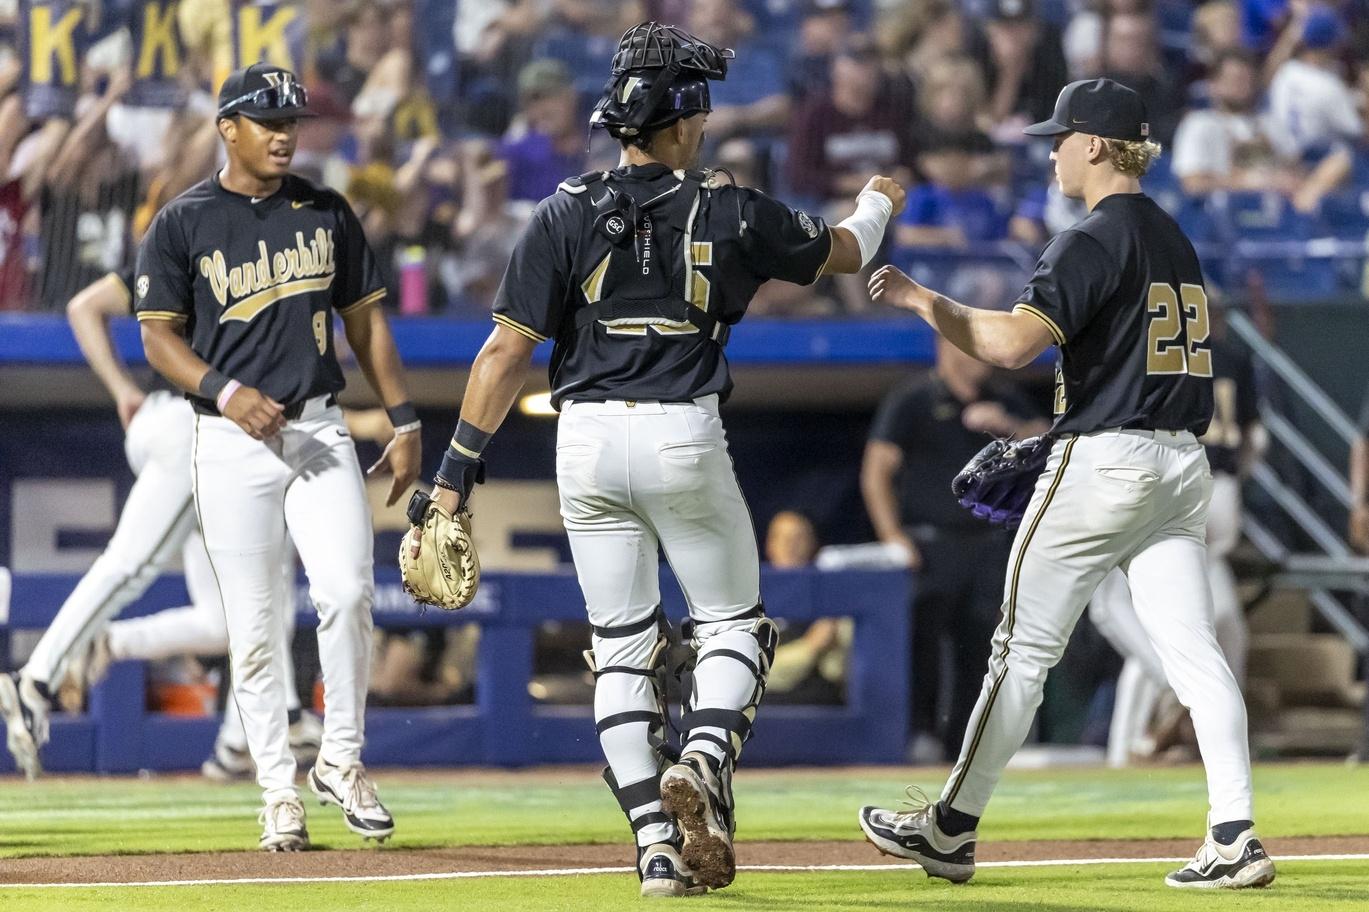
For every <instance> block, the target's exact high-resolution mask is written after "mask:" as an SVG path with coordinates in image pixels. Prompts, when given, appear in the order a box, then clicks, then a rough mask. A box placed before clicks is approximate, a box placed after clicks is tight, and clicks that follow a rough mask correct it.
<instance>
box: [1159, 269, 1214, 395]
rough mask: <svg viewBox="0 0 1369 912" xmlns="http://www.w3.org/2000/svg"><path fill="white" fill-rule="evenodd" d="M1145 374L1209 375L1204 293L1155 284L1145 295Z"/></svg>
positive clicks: (1195, 288)
mask: <svg viewBox="0 0 1369 912" xmlns="http://www.w3.org/2000/svg"><path fill="white" fill-rule="evenodd" d="M1146 320H1147V325H1146V373H1147V374H1190V375H1192V376H1194V377H1211V376H1212V350H1211V349H1210V348H1208V345H1207V336H1208V333H1209V332H1210V329H1209V327H1208V318H1207V292H1205V291H1203V286H1201V285H1190V284H1188V283H1187V282H1185V283H1184V284H1182V285H1180V286H1179V292H1178V293H1177V294H1176V293H1175V291H1174V286H1173V285H1166V284H1165V283H1164V282H1154V283H1152V284H1151V286H1150V290H1149V291H1148V292H1147V293H1146Z"/></svg>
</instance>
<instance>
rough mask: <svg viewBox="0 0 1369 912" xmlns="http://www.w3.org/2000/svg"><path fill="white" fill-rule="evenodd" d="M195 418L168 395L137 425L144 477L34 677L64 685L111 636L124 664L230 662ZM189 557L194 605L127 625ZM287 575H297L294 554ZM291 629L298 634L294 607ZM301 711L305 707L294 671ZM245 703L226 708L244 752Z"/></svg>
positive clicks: (132, 445)
mask: <svg viewBox="0 0 1369 912" xmlns="http://www.w3.org/2000/svg"><path fill="white" fill-rule="evenodd" d="M194 418H195V413H194V412H193V411H192V410H191V408H190V403H188V402H186V401H185V399H184V398H182V397H181V396H178V395H175V394H173V393H170V392H166V391H157V392H154V393H151V394H149V395H148V397H147V398H146V399H145V400H144V401H143V404H142V406H141V407H140V408H139V409H138V411H137V413H136V414H134V416H133V420H132V421H131V422H129V426H128V433H127V435H126V436H125V438H124V453H125V456H126V457H127V458H128V464H129V467H130V468H132V469H133V474H134V475H135V476H137V477H136V479H135V481H134V482H133V487H132V489H131V490H130V491H129V494H128V500H127V501H125V503H124V507H123V510H122V511H121V512H120V514H119V522H118V525H117V526H116V527H115V530H114V534H113V536H111V538H110V540H109V544H108V545H107V546H106V547H105V550H104V551H103V552H102V553H101V554H100V556H99V557H98V558H96V559H95V562H94V563H93V564H92V565H91V568H90V570H88V571H87V572H86V575H85V576H84V577H82V578H81V581H80V582H79V583H78V584H77V585H76V588H75V589H73V590H72V592H71V595H69V596H67V599H66V601H64V602H63V603H62V607H61V608H60V609H59V610H58V612H57V614H56V616H54V617H53V619H52V623H51V624H50V625H49V626H48V629H47V630H46V631H44V633H43V636H42V637H41V638H40V639H39V641H38V644H37V645H36V646H35V647H34V650H33V653H32V654H31V655H30V656H29V659H28V662H27V663H26V664H25V666H24V674H25V675H27V676H29V677H30V678H32V679H33V680H36V681H41V682H43V683H44V684H49V685H56V683H57V682H60V681H61V680H62V679H63V677H65V675H66V672H67V668H68V666H69V665H70V663H71V661H72V659H73V658H75V657H77V656H80V655H83V654H84V653H85V651H86V650H87V649H88V648H89V647H90V644H91V642H92V641H93V640H94V639H95V638H96V637H97V636H99V634H100V633H101V632H102V631H106V630H107V632H108V636H109V647H110V655H111V658H112V659H113V660H114V661H122V660H126V659H130V660H143V661H151V660H156V659H163V658H167V657H169V656H173V655H183V654H187V653H188V654H194V655H223V654H224V653H226V652H227V651H228V629H227V626H226V625H225V622H224V615H223V603H222V602H221V601H220V600H219V590H218V587H217V586H216V585H215V584H214V578H213V573H212V571H211V570H210V567H209V557H208V555H207V554H206V553H205V550H204V541H203V539H202V538H201V536H200V532H199V529H198V527H197V526H196V525H195V517H194V508H193V504H192V502H191V495H190V447H191V438H192V435H193V430H194ZM178 553H179V554H180V557H181V564H182V569H183V571H184V573H185V585H186V589H187V590H189V593H190V601H191V604H190V605H189V606H187V607H184V608H171V609H168V610H166V611H159V612H157V613H156V614H153V615H148V616H146V617H141V618H132V619H129V620H125V621H114V620H113V619H114V618H115V617H117V616H118V615H119V612H120V611H122V610H123V609H124V608H125V607H127V606H128V605H129V604H131V603H133V602H134V601H137V599H138V598H140V597H141V596H142V594H143V593H144V592H146V591H147V588H148V587H149V586H151V585H152V583H153V581H154V580H156V579H157V577H158V576H160V575H161V574H162V573H164V572H166V570H167V569H168V568H169V567H170V566H171V564H172V563H173V562H174V561H175V559H176V555H177V554H178ZM285 572H286V573H287V574H288V575H289V576H290V577H291V578H293V573H294V556H293V554H288V555H287V556H286V560H285ZM285 622H286V625H287V629H288V630H290V631H293V630H294V623H295V618H294V613H293V606H287V610H286V614H285ZM287 672H288V674H289V679H288V680H289V687H290V695H291V696H290V699H291V703H290V706H289V708H290V709H291V710H293V709H297V708H298V707H299V698H298V695H297V694H296V693H295V687H294V667H293V665H291V666H290V667H289V668H288V669H287ZM241 728H242V724H241V721H240V720H239V718H238V713H237V709H236V706H235V705H234V704H233V703H232V702H231V700H230V702H229V704H228V705H227V706H226V707H225V711H224V721H223V725H222V726H221V727H220V736H221V737H224V738H225V739H226V740H227V742H228V743H230V744H233V745H234V746H239V745H242V740H241V737H240V736H239V735H237V734H236V732H239V731H241Z"/></svg>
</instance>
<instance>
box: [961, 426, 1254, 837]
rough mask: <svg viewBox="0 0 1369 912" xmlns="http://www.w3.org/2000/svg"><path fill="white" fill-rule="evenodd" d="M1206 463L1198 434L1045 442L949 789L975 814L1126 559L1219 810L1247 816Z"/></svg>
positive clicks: (1247, 790) (1216, 818) (1116, 433)
mask: <svg viewBox="0 0 1369 912" xmlns="http://www.w3.org/2000/svg"><path fill="white" fill-rule="evenodd" d="M1211 490H1212V476H1211V472H1210V471H1209V469H1208V464H1207V457H1206V455H1205V453H1204V452H1203V448H1202V446H1201V445H1200V444H1199V443H1198V442H1197V440H1196V439H1195V438H1194V437H1193V435H1192V434H1190V433H1187V432H1171V431H1132V430H1109V431H1099V432H1095V433H1092V434H1085V435H1080V436H1070V437H1067V438H1065V439H1062V440H1059V441H1057V442H1056V443H1055V445H1054V447H1053V448H1052V450H1051V455H1050V459H1049V460H1048V462H1047V464H1046V469H1045V471H1044V472H1043V473H1042V475H1041V478H1040V480H1039V481H1038V482H1037V485H1036V490H1035V492H1034V493H1033V495H1032V499H1031V503H1030V504H1029V505H1028V507H1027V511H1026V514H1025V516H1024V517H1023V522H1022V525H1021V527H1020V528H1019V529H1018V532H1017V536H1016V538H1015V539H1014V542H1013V549H1012V555H1011V557H1010V558H1009V565H1008V573H1007V579H1006V581H1005V584H1004V604H1003V621H1002V623H1001V624H1000V625H999V627H998V630H997V631H996V632H995V634H994V640H993V654H992V657H991V658H990V660H989V672H988V674H987V675H986V676H985V678H984V685H983V689H982V690H981V692H980V696H979V700H978V701H977V703H976V705H975V709H974V713H973V715H972V716H971V717H970V724H969V728H968V729H967V730H966V733H965V742H964V745H963V747H962V748H961V753H960V759H959V760H958V761H957V763H956V766H955V769H954V770H953V771H952V773H951V778H950V780H949V781H948V782H947V783H946V787H945V789H944V790H943V792H942V800H944V801H945V802H946V803H947V804H948V805H949V806H951V807H953V808H955V809H957V810H960V811H963V812H965V813H968V814H973V815H976V816H978V815H981V814H982V813H983V811H984V808H985V807H986V806H987V805H988V802H989V799H990V797H991V796H992V794H993V790H994V787H995V786H996V785H997V783H998V779H999V776H1000V775H1001V774H1002V771H1003V768H1004V766H1005V765H1006V764H1007V762H1008V760H1009V759H1011V757H1012V755H1013V754H1014V753H1015V752H1016V751H1017V749H1018V748H1019V747H1021V745H1022V742H1023V741H1024V740H1025V739H1026V736H1027V732H1028V730H1029V729H1030V727H1031V722H1032V717H1033V715H1034V714H1035V712H1036V709H1037V707H1038V706H1039V705H1040V703H1041V693H1042V687H1043V686H1044V684H1045V679H1046V673H1047V672H1048V671H1049V670H1050V668H1051V667H1052V666H1054V665H1055V664H1056V662H1058V661H1059V660H1060V656H1061V655H1062V654H1063V652H1064V650H1065V645H1066V643H1067V642H1068V641H1069V635H1070V632H1071V631H1072V630H1073V629H1074V625H1075V624H1076V623H1077V622H1078V620H1079V615H1080V614H1081V613H1082V612H1083V610H1084V607H1085V605H1086V604H1087V603H1088V600H1089V598H1090V597H1091V596H1092V595H1093V593H1094V590H1095V589H1097V588H1098V584H1099V583H1100V582H1101V581H1102V580H1103V577H1105V576H1106V575H1107V574H1108V573H1109V572H1111V571H1112V570H1113V568H1115V567H1121V568H1122V570H1123V571H1124V572H1125V573H1126V574H1127V576H1128V579H1129V580H1130V584H1131V591H1132V596H1133V598H1134V599H1135V602H1136V615H1137V617H1138V619H1139V621H1140V624H1141V627H1142V628H1143V629H1144V630H1145V633H1146V636H1147V638H1148V639H1149V640H1150V643H1151V645H1152V646H1153V647H1154V649H1155V651H1156V654H1157V655H1158V656H1159V658H1160V664H1161V666H1162V667H1163V669H1164V673H1165V677H1166V679H1167V680H1168V681H1169V683H1170V685H1171V686H1172V687H1173V688H1174V691H1175V693H1176V694H1177V695H1178V697H1179V700H1180V702H1181V703H1183V704H1184V705H1185V706H1187V707H1188V708H1189V711H1190V713H1191V714H1192V717H1193V726H1194V729H1195V731H1196V732H1197V735H1198V746H1199V749H1200V750H1201V751H1202V755H1203V762H1204V765H1205V767H1206V773H1207V789H1208V801H1209V804H1210V807H1211V821H1212V822H1213V823H1220V822H1225V821H1231V820H1251V819H1254V818H1253V813H1252V789H1251V781H1250V747H1249V740H1248V734H1247V730H1246V715H1245V704H1244V702H1243V701H1242V699H1241V692H1240V688H1239V686H1238V685H1237V683H1236V679H1235V677H1234V676H1233V675H1232V673H1231V669H1230V668H1229V667H1228V666H1227V663H1226V659H1225V658H1224V657H1223V655H1222V651H1221V647H1219V646H1218V645H1217V639H1216V634H1215V631H1214V629H1213V610H1212V594H1211V590H1210V588H1209V586H1208V584H1207V575H1208V574H1207V554H1206V550H1207V549H1206V546H1205V544H1204V536H1205V527H1206V524H1207V508H1208V500H1209V498H1210V496H1211Z"/></svg>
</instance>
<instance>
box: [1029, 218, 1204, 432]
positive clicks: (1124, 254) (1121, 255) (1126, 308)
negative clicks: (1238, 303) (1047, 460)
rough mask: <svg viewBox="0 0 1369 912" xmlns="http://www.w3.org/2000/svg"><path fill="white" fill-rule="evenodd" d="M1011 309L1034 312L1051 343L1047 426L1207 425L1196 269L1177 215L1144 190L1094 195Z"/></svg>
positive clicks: (1066, 428)
mask: <svg viewBox="0 0 1369 912" xmlns="http://www.w3.org/2000/svg"><path fill="white" fill-rule="evenodd" d="M1014 309H1018V310H1023V311H1026V312H1027V313H1030V314H1032V315H1033V316H1035V317H1037V318H1039V319H1040V320H1041V321H1042V322H1044V323H1045V324H1046V327H1047V328H1048V329H1049V330H1050V333H1051V337H1052V338H1053V339H1054V340H1055V343H1056V344H1057V345H1058V346H1060V356H1059V360H1058V361H1057V367H1056V372H1057V373H1056V393H1055V414H1056V419H1055V425H1054V427H1053V428H1052V430H1053V431H1054V432H1056V433H1081V434H1083V433H1088V432H1090V431H1097V430H1101V429H1104V428H1140V429H1148V430H1169V431H1177V430H1189V431H1192V432H1193V433H1195V434H1198V435H1201V434H1202V433H1203V432H1204V431H1206V430H1207V425H1208V421H1209V420H1210V419H1211V417H1212V350H1211V345H1210V343H1209V341H1208V314H1207V294H1206V292H1205V291H1204V290H1203V275H1202V270H1201V269H1200V268H1199V265H1198V256H1197V254H1195V253H1194V252H1193V245H1192V244H1190V243H1189V241H1188V238H1186V237H1184V234H1183V232H1182V231H1181V230H1180V229H1179V226H1178V224H1176V223H1175V221H1174V219H1172V218H1171V217H1170V216H1169V214H1168V213H1166V212H1165V211H1164V210H1163V209H1161V208H1160V207H1159V206H1158V205H1157V204H1156V203H1155V202H1154V201H1153V200H1152V199H1150V198H1149V197H1148V196H1146V195H1145V194H1143V193H1116V194H1113V195H1112V196H1108V197H1105V198H1104V199H1102V200H1100V201H1099V202H1098V204H1097V205H1096V206H1095V207H1094V209H1093V211H1092V212H1091V213H1089V215H1088V216H1086V217H1085V218H1084V219H1082V220H1081V221H1079V223H1078V224H1076V225H1074V226H1073V227H1072V228H1069V229H1067V230H1066V231H1062V232H1061V233H1060V234H1058V235H1056V236H1055V238H1053V239H1052V240H1051V242H1050V243H1049V244H1048V245H1047V246H1046V249H1045V251H1044V252H1043V253H1042V254H1041V260H1040V261H1039V262H1038V263H1037V265H1036V273H1035V275H1033V276H1032V278H1031V280H1030V281H1029V282H1028V283H1027V287H1026V289H1025V290H1024V291H1023V292H1022V295H1021V296H1020V297H1019V298H1018V300H1017V303H1016V304H1015V305H1014Z"/></svg>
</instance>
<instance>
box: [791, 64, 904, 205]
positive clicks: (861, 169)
mask: <svg viewBox="0 0 1369 912" xmlns="http://www.w3.org/2000/svg"><path fill="white" fill-rule="evenodd" d="M912 115H913V110H912V104H911V101H910V99H908V98H906V97H904V96H903V93H902V92H901V91H899V89H898V87H897V86H896V85H895V84H894V81H893V80H892V79H890V78H888V77H887V76H886V75H885V74H884V73H883V72H882V71H881V69H880V65H879V58H878V57H877V56H876V54H875V51H874V48H873V47H871V46H870V45H869V44H868V43H866V42H863V41H861V42H856V43H853V44H850V45H848V46H847V47H845V48H843V49H842V50H841V52H840V53H838V54H837V56H836V57H834V58H833V60H832V85H831V88H830V89H829V90H828V91H827V92H826V93H824V94H823V95H821V96H818V97H816V98H813V99H812V100H810V101H809V102H808V103H807V104H806V105H804V107H803V108H802V109H801V110H800V111H799V114H798V116H797V117H796V118H794V121H793V125H792V127H791V130H790V134H789V169H788V172H789V173H788V179H789V186H790V187H791V188H792V189H793V190H794V192H795V193H797V194H800V195H804V196H807V197H808V198H809V199H816V200H818V201H824V202H825V201H827V200H834V199H843V200H844V199H846V198H848V197H850V196H852V195H853V194H856V193H859V192H860V188H861V187H863V186H865V182H866V181H868V180H869V179H870V175H871V174H883V175H885V176H886V177H893V178H895V179H896V180H899V181H900V182H902V183H905V184H906V183H907V182H908V180H909V175H910V171H909V165H910V164H911V162H912V160H913V148H914V147H913V142H912V137H911V135H910V127H911V125H912V120H913V117H912Z"/></svg>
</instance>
